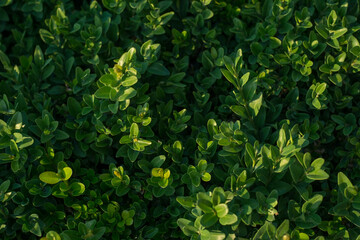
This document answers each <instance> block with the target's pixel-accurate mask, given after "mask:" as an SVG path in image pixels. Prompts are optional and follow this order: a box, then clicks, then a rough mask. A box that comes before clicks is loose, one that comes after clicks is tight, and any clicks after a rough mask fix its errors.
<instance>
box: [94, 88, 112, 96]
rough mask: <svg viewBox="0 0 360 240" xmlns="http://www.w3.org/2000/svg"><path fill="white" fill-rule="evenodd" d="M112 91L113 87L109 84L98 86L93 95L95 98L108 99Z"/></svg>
mask: <svg viewBox="0 0 360 240" xmlns="http://www.w3.org/2000/svg"><path fill="white" fill-rule="evenodd" d="M112 91H115V89H113V88H112V87H110V86H103V87H101V88H99V89H98V90H96V92H95V94H94V95H95V97H96V98H100V99H110V94H111V92H112Z"/></svg>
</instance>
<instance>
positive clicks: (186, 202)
mask: <svg viewBox="0 0 360 240" xmlns="http://www.w3.org/2000/svg"><path fill="white" fill-rule="evenodd" d="M176 201H177V202H178V203H180V204H181V206H183V207H185V208H192V207H195V204H194V200H193V199H192V197H184V196H180V197H177V198H176Z"/></svg>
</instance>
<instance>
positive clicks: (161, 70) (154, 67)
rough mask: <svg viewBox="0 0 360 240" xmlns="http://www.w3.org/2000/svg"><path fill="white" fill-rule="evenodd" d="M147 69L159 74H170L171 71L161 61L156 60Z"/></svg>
mask: <svg viewBox="0 0 360 240" xmlns="http://www.w3.org/2000/svg"><path fill="white" fill-rule="evenodd" d="M147 71H148V72H149V73H151V74H154V75H158V76H169V75H170V72H169V70H167V68H166V67H164V65H163V64H162V63H160V62H155V63H153V64H151V65H150V66H149V67H148V69H147Z"/></svg>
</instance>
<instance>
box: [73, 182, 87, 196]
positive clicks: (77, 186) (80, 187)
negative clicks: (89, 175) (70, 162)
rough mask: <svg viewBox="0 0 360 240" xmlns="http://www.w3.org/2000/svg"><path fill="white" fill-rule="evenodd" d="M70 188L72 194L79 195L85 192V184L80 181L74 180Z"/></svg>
mask: <svg viewBox="0 0 360 240" xmlns="http://www.w3.org/2000/svg"><path fill="white" fill-rule="evenodd" d="M70 189H71V195H72V196H74V197H77V196H80V195H82V194H83V193H84V192H85V185H84V184H82V183H79V182H74V183H72V184H71V185H70Z"/></svg>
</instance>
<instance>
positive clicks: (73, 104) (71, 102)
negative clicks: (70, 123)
mask: <svg viewBox="0 0 360 240" xmlns="http://www.w3.org/2000/svg"><path fill="white" fill-rule="evenodd" d="M67 106H68V109H69V113H70V114H71V115H72V116H77V115H78V114H79V113H80V112H81V105H80V103H79V102H78V101H77V100H76V99H75V98H73V97H69V98H68V100H67Z"/></svg>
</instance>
